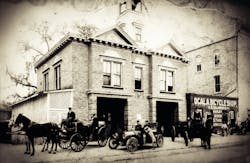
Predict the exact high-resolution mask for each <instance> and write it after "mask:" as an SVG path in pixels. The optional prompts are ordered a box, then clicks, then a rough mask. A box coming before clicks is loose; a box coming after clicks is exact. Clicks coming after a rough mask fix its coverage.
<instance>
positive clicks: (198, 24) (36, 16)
mask: <svg viewBox="0 0 250 163" xmlns="http://www.w3.org/2000/svg"><path fill="white" fill-rule="evenodd" d="M144 1H145V5H146V6H147V8H148V12H145V11H144V20H145V22H144V23H145V24H144V31H145V32H144V34H145V36H143V37H144V38H145V40H146V45H147V47H149V48H150V49H157V48H159V47H161V46H163V45H165V44H167V43H168V42H169V41H170V40H173V41H174V42H175V43H176V45H177V46H178V47H179V49H181V50H182V51H184V52H185V51H187V50H190V49H193V48H195V47H199V46H202V45H205V44H208V43H211V42H213V41H217V40H220V39H224V38H227V37H230V36H232V35H234V34H235V27H236V20H237V19H240V20H241V21H243V22H244V23H249V20H250V19H249V16H250V14H248V12H247V11H249V5H245V4H244V3H239V4H232V3H227V1H226V0H221V1H215V0H207V1H208V2H209V3H208V4H207V6H206V7H205V8H201V7H200V6H201V5H202V3H200V4H198V7H197V3H195V2H196V1H194V0H193V1H192V0H190V1H185V0H176V1H173V0H154V1H151V0H144ZM31 2H33V3H31ZM43 2H44V3H43ZM173 2H174V3H173ZM184 2H186V3H184ZM200 2H205V1H204V0H202V1H200ZM118 11H119V10H118V1H117V0H106V1H104V0H91V1H89V0H61V1H57V0H50V1H48V0H47V1H46V0H40V1H39V0H38V1H28V0H15V1H14V0H9V1H0V101H1V100H6V97H7V96H9V95H11V94H13V93H15V92H18V93H20V94H25V93H27V91H25V89H23V88H22V87H20V86H16V85H15V84H14V83H13V82H11V81H10V79H9V77H8V76H7V75H6V68H8V70H9V71H10V72H12V73H15V74H20V73H24V72H25V61H26V60H29V59H30V55H32V53H33V52H29V53H28V54H27V53H24V50H23V46H22V42H30V43H31V45H32V46H34V47H36V48H38V49H39V50H41V51H43V52H46V46H45V45H44V44H42V42H41V39H40V38H39V35H37V34H36V33H35V32H34V29H35V28H36V27H39V26H40V24H41V23H42V22H44V21H46V22H48V24H49V27H50V33H51V34H52V40H51V42H50V44H51V45H53V44H55V43H56V42H57V41H58V40H60V38H62V37H63V33H67V32H73V33H74V30H75V29H74V24H75V23H82V24H92V25H94V26H96V27H97V28H98V29H99V30H103V29H105V28H108V27H109V26H112V25H114V24H115V23H116V20H117V17H118V14H119V13H118ZM60 31H63V33H62V32H60ZM32 82H33V83H36V75H35V74H33V77H32Z"/></svg>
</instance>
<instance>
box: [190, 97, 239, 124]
mask: <svg viewBox="0 0 250 163" xmlns="http://www.w3.org/2000/svg"><path fill="white" fill-rule="evenodd" d="M186 98H187V116H188V117H191V118H193V113H194V111H195V110H198V111H199V112H200V113H201V115H202V117H203V120H206V118H207V115H208V114H212V115H213V122H214V126H221V125H222V124H223V123H226V124H230V125H234V124H235V122H236V120H237V114H238V98H231V97H219V96H211V95H201V94H193V93H188V94H187V95H186Z"/></svg>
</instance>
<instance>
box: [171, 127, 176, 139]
mask: <svg viewBox="0 0 250 163" xmlns="http://www.w3.org/2000/svg"><path fill="white" fill-rule="evenodd" d="M175 136H176V129H175V126H172V127H171V140H172V141H173V142H174V141H175Z"/></svg>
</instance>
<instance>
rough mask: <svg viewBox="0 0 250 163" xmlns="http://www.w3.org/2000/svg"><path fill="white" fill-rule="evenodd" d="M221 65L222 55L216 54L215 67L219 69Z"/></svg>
mask: <svg viewBox="0 0 250 163" xmlns="http://www.w3.org/2000/svg"><path fill="white" fill-rule="evenodd" d="M219 65H220V54H219V53H214V66H215V67H218V66H219Z"/></svg>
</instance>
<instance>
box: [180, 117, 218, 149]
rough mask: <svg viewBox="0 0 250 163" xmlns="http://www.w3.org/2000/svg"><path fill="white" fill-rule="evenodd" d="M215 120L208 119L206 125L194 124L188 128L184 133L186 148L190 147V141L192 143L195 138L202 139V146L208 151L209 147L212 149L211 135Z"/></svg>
mask: <svg viewBox="0 0 250 163" xmlns="http://www.w3.org/2000/svg"><path fill="white" fill-rule="evenodd" d="M212 124H213V120H212V119H210V118H209V119H207V120H206V122H205V124H201V123H200V124H199V123H195V122H192V123H191V126H188V127H187V128H186V129H184V130H183V131H184V132H185V133H184V139H185V143H186V146H188V139H189V140H190V141H192V140H193V139H194V138H200V139H201V145H202V146H203V147H204V148H205V149H206V148H207V147H208V148H209V149H210V148H211V135H212V127H213V125H212Z"/></svg>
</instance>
